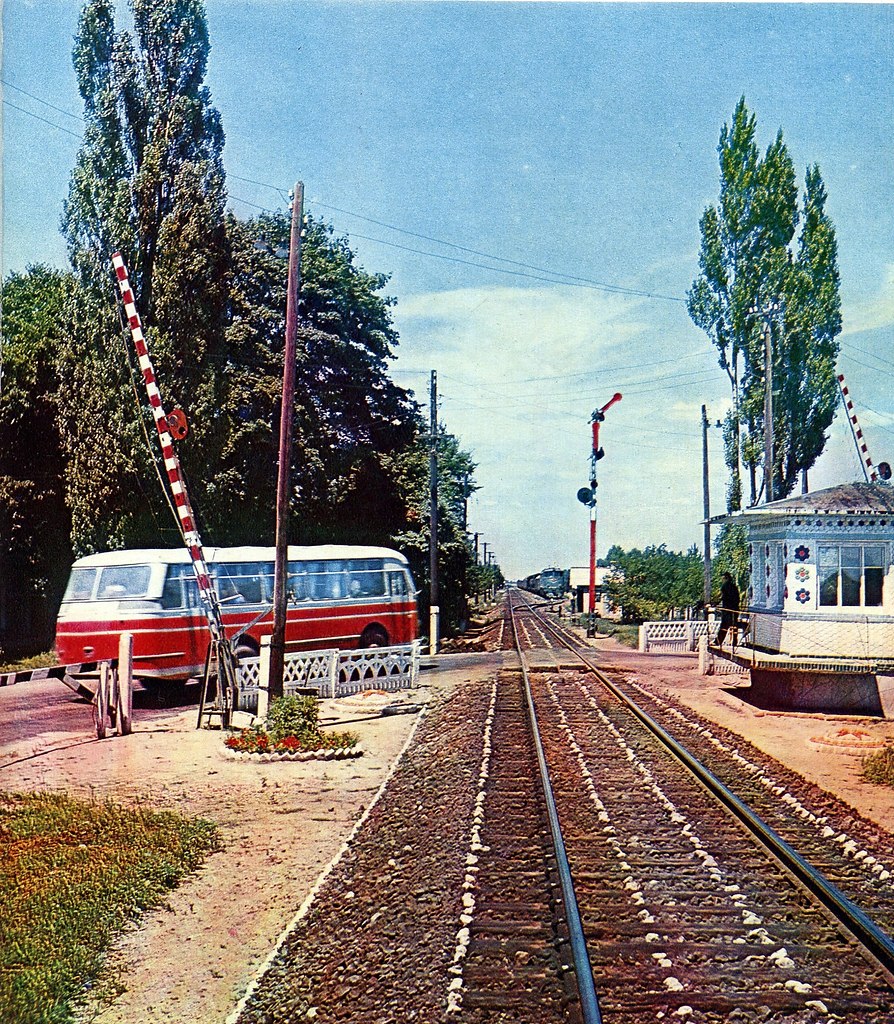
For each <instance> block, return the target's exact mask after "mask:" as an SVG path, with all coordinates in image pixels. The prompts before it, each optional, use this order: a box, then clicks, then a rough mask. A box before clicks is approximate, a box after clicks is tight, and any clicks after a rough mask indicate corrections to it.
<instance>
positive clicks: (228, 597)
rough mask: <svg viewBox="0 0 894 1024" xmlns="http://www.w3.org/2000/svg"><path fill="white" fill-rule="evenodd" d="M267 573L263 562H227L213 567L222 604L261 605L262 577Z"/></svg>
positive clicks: (212, 570)
mask: <svg viewBox="0 0 894 1024" xmlns="http://www.w3.org/2000/svg"><path fill="white" fill-rule="evenodd" d="M266 571H267V566H266V564H265V563H263V562H227V563H219V564H217V565H214V566H212V569H211V572H212V574H213V576H214V580H215V584H216V586H217V594H218V599H219V600H220V603H221V604H222V605H229V604H261V601H262V597H261V577H262V575H265V574H266Z"/></svg>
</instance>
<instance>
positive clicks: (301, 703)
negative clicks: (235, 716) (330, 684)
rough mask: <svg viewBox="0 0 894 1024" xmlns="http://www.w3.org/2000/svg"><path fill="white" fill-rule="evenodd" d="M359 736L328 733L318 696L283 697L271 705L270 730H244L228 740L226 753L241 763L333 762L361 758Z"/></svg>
mask: <svg viewBox="0 0 894 1024" xmlns="http://www.w3.org/2000/svg"><path fill="white" fill-rule="evenodd" d="M362 753H363V752H362V751H361V750H360V749H359V748H358V747H357V734H356V733H353V732H328V733H324V732H323V731H322V730H321V729H320V725H319V709H318V706H317V701H316V698H314V697H294V696H287V697H279V698H277V699H276V700H275V701H273V702H272V703H271V705H270V711H269V713H268V715H267V722H266V728H263V727H261V726H258V725H254V726H252V727H251V728H250V729H241V730H240V731H239V732H236V733H232V734H231V735H229V736H228V737H227V738H226V739H225V740H224V754H225V756H227V757H230V758H234V759H237V760H240V761H260V762H263V763H267V762H270V761H311V760H326V761H333V760H339V759H342V758H346V757H359V756H360V755H361V754H362Z"/></svg>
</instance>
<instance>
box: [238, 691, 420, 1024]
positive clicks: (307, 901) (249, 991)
mask: <svg viewBox="0 0 894 1024" xmlns="http://www.w3.org/2000/svg"><path fill="white" fill-rule="evenodd" d="M425 716H426V711H425V710H424V709H423V710H422V711H421V712H420V714H419V717H418V718H417V719H416V721H415V722H414V723H413V728H412V729H411V730H410V732H409V735H408V736H407V738H406V740H405V742H404V745H403V746H402V747H401V748H400V752H399V753H398V755H397V757H396V758H395V759H394V761H393V762H392V764H391V767H390V768H389V769H388V774H387V775H386V776H385V778H384V779H383V780H382V785H381V786H379V788H378V789H377V790H376V795H375V796H374V797H373V798H372V800H371V801H370V804H369V806H368V807H367V808H366V810H365V811H364V812H363V814H361V815H360V817H359V818H358V819H357V822H356V824H355V825H354V827H353V828H352V829H351V832H350V834H349V835H348V838H347V839H346V840H345V841H344V842H343V843H342V845H341V847H340V848H339V850H338V852H337V853H336V854H335V856H334V857H333V858H332V860H331V861H329V863H328V864H327V865H326V867H325V868H323V870H322V871H321V872H320V874H319V876H318V877H317V880H316V881H315V882H314V884H313V885H312V886H311V889H310V892H309V893H308V894H307V896H305V898H304V902H303V903H302V904H301V906H300V907H299V908H298V912H297V913H296V914H295V916H294V917H293V918H292V920H291V921H290V922H289V923H288V924H287V925H286V926H285V928H283V930H282V931H281V932H280V934H279V937H278V938H277V940H276V943H275V944H274V946H273V949H271V950H270V952H269V953H268V954H267V957H266V959H265V960H264V962H263V963H262V964H261V966H260V967H259V968H258V970H257V971H256V972H255V976H254V977H253V978H252V979H251V981H249V983H248V987H247V988H246V989H245V992H243V994H242V998H241V999H240V1000H239V1002H238V1003H237V1004H236V1006H235V1008H234V1009H233V1012H232V1013H231V1014H230V1015H229V1016H228V1017H227V1019H226V1022H225V1024H237V1021H238V1020H239V1017H240V1016H241V1015H242V1011H243V1010H244V1009H245V1007H246V1006H247V1005H248V1001H249V999H251V997H252V996H253V995H254V993H255V992H256V991H257V988H258V985H259V984H260V981H261V978H262V977H263V976H264V975H265V974H266V973H267V971H268V970H269V969H270V966H271V965H272V963H273V961H274V960H275V959H276V957H277V955H278V954H279V951H280V950H281V949H282V947H283V945H284V944H285V941H286V939H288V937H289V936H290V935H291V934H292V932H293V931H294V930H295V929H296V928H297V927H298V925H299V924H300V923H301V921H302V919H303V918H304V917H306V916H307V913H308V911H309V910H310V908H311V907H312V906H313V902H314V900H315V899H316V898H317V894H318V893H319V891H320V890H321V889H322V888H323V884H324V882H325V881H326V879H327V878H328V877H329V875H330V874H332V872H333V871H334V870H335V868H336V866H337V865H338V863H339V861H340V860H341V859H342V857H344V855H345V854H346V853H347V851H348V849H349V848H350V846H351V843H352V842H353V841H354V837H355V836H356V835H357V833H358V832H359V831H360V829H361V828H362V827H363V825H364V824H365V822H366V819H367V818H368V817H369V816H370V814H372V810H373V808H374V807H375V806H376V804H377V803H378V802H379V800H380V799H381V798H382V795H383V794H384V792H385V789H386V787H387V785H388V783H389V782H390V781H391V778H392V776H393V775H394V773H395V772H396V771H397V767H398V765H399V764H400V762H401V761H402V760H403V757H404V754H405V753H406V752H407V750H408V749H409V747H410V744H411V743H412V742H413V738H414V737H415V735H416V731H417V729H418V728H419V726H420V724H421V723H422V720H423V719H424V718H425Z"/></svg>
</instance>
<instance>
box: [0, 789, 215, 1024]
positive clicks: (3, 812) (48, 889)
mask: <svg viewBox="0 0 894 1024" xmlns="http://www.w3.org/2000/svg"><path fill="white" fill-rule="evenodd" d="M220 848H221V845H220V838H219V836H218V833H217V829H216V827H215V826H214V825H213V824H212V823H211V822H208V821H202V820H201V819H184V818H181V817H179V816H178V815H175V814H172V813H169V812H157V811H149V810H145V809H140V808H138V809H136V810H128V809H126V808H121V807H116V806H114V805H112V804H96V803H93V804H87V803H82V802H80V801H77V800H73V799H71V798H69V797H67V796H62V795H58V794H50V793H30V794H25V793H9V792H3V793H0V935H2V936H3V941H2V942H0V1020H2V1021H3V1022H4V1024H24V1022H26V1021H27V1022H28V1024H64V1022H68V1021H71V1020H74V1019H75V1014H74V1011H73V1009H72V1006H73V1004H75V1003H76V1002H77V1001H78V999H79V997H80V996H81V995H82V994H83V993H84V992H85V991H87V990H89V989H91V988H92V987H93V986H94V984H95V983H96V979H97V977H99V976H100V973H101V971H102V967H103V962H104V957H105V952H106V949H107V948H108V946H109V944H110V943H111V942H112V940H113V939H114V937H115V936H116V935H117V934H118V933H119V932H120V931H121V930H122V928H123V927H124V925H125V923H126V922H127V921H128V920H129V919H134V918H137V917H139V915H140V912H141V911H142V910H144V909H146V908H149V907H153V906H157V905H158V904H160V903H162V902H163V901H164V899H165V896H166V894H167V893H168V891H169V890H170V889H172V888H173V887H174V886H175V885H176V884H177V883H178V881H179V880H180V879H181V878H183V876H184V875H186V874H187V873H188V872H190V871H193V870H195V868H196V867H198V865H199V864H200V863H201V862H202V860H203V859H204V858H205V857H206V856H207V855H208V854H209V853H211V852H213V851H215V850H218V849H220ZM110 984H111V983H110ZM106 994H108V995H112V994H113V993H111V992H108V993H106V992H105V989H104V990H103V992H101V993H100V995H101V996H104V995H106Z"/></svg>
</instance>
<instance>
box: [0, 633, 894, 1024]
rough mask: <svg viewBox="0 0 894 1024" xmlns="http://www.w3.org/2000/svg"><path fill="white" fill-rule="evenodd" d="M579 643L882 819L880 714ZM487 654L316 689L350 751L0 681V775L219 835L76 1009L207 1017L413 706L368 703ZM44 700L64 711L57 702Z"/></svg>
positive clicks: (255, 961)
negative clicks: (408, 680) (774, 693)
mask: <svg viewBox="0 0 894 1024" xmlns="http://www.w3.org/2000/svg"><path fill="white" fill-rule="evenodd" d="M593 644H594V646H595V647H596V648H597V649H598V650H599V651H601V652H602V655H603V660H604V662H605V664H606V665H611V666H614V667H617V668H619V669H622V670H623V671H624V672H625V673H626V674H628V675H630V676H632V677H634V678H636V679H638V681H639V682H640V683H641V684H643V685H646V686H649V687H655V688H657V689H658V690H662V689H663V690H666V691H668V692H670V693H673V694H675V695H676V696H677V697H678V698H679V699H680V700H681V701H683V702H684V703H686V704H687V705H689V706H690V707H692V708H693V709H694V710H696V711H698V712H700V713H701V714H702V715H704V716H705V717H707V718H709V719H711V720H713V721H715V722H717V723H719V724H721V725H724V726H726V727H727V728H729V729H731V730H733V731H734V732H737V733H739V734H740V735H742V736H744V737H745V738H747V739H748V740H750V741H751V742H752V743H754V744H755V745H756V746H757V747H759V748H760V749H762V750H764V751H766V752H767V753H769V754H771V755H773V756H774V757H777V758H778V759H779V760H781V761H783V762H784V763H785V764H787V765H788V766H789V767H791V768H792V769H793V770H795V771H797V772H798V773H800V774H801V775H803V776H804V777H805V778H807V779H809V780H811V781H813V782H815V783H817V784H818V785H820V786H822V787H823V788H824V789H826V790H828V791H830V792H832V793H834V794H835V795H836V796H838V797H840V798H841V799H843V800H845V801H846V802H847V803H849V804H850V805H851V806H853V807H854V808H855V809H857V810H859V811H860V812H861V813H862V814H864V815H866V816H867V817H869V818H871V819H872V820H874V821H876V822H878V823H879V824H880V825H882V826H883V827H885V828H887V829H888V830H890V831H892V832H894V790H891V789H888V788H885V787H879V786H873V785H870V784H868V783H865V782H863V781H862V780H861V779H860V775H859V770H860V761H861V758H862V757H863V756H864V755H865V753H866V751H867V749H869V748H867V747H865V746H859V745H858V744H865V743H869V742H874V741H878V742H883V741H886V740H887V741H894V722H884V721H879V720H876V719H853V718H848V719H843V718H840V717H834V716H825V715H820V714H810V715H799V714H792V713H770V712H765V711H762V710H761V709H759V708H755V707H752V706H751V705H750V704H749V703H748V702H747V700H745V699H742V698H743V696H745V697H747V694H746V692H745V691H744V690H740V691H738V692H737V691H736V689H735V685H736V682H737V679H736V677H726V676H713V677H702V676H700V675H699V674H698V666H697V659H695V658H694V657H693V656H691V655H682V654H680V655H675V654H658V655H653V654H648V655H643V654H639V653H638V652H635V651H631V650H630V649H629V648H625V647H622V646H621V645H620V644H617V643H615V642H614V641H612V640H610V639H598V640H594V641H593ZM501 660H502V656H501V655H500V654H499V653H494V654H465V655H445V656H440V657H439V658H438V659H436V663H437V664H436V667H434V668H430V669H427V670H425V671H424V672H423V673H422V675H421V677H420V681H421V682H422V683H423V684H424V685H423V686H421V687H420V688H418V689H416V690H412V691H404V692H402V693H400V694H389V695H387V696H386V695H382V694H371V695H368V696H362V695H358V696H357V697H354V698H348V699H344V700H342V701H335V702H330V701H327V702H324V704H323V718H324V724H327V725H329V726H331V727H334V728H348V729H351V730H354V731H356V732H357V733H359V735H360V745H361V747H362V748H363V750H364V754H363V756H362V757H360V758H357V759H352V760H345V761H310V762H302V763H289V764H264V765H259V764H244V763H241V762H236V761H233V760H230V759H228V758H226V757H225V756H224V754H223V745H222V738H221V734H220V733H219V732H216V731H207V730H203V731H198V730H196V729H195V709H194V708H188V709H185V710H176V711H163V712H161V711H153V712H145V713H144V712H139V711H138V712H136V713H135V716H134V731H133V733H132V734H131V735H130V736H128V737H114V738H109V739H106V740H103V741H102V742H99V741H96V740H95V739H91V738H90V736H89V721H86V726H85V716H87V715H89V710H88V709H86V706H78V707H79V711H78V713H77V714H76V715H75V714H72V715H70V716H69V718H67V719H66V718H64V717H63V718H61V719H57V718H54V719H52V724H51V725H47V724H46V723H44V724H43V725H41V723H40V720H39V719H37V717H36V716H35V715H34V714H33V713H32V712H33V703H34V700H35V698H34V697H30V698H29V693H28V692H27V690H26V689H25V688H24V687H11V688H10V691H12V690H16V691H19V692H18V693H17V694H16V695H13V694H12V693H10V692H9V691H8V692H6V693H0V788H3V789H16V790H31V789H56V790H65V791H67V792H69V793H71V794H72V795H76V796H81V797H86V798H95V799H101V800H103V799H110V800H114V801H116V802H121V803H142V804H145V805H149V806H153V807H159V808H169V809H173V810H177V811H179V812H181V813H183V814H188V815H198V816H201V817H205V818H210V819H212V820H213V821H215V822H216V823H217V824H218V826H219V828H220V831H221V835H222V838H223V841H224V850H223V851H222V852H221V853H218V854H215V855H213V856H211V857H210V858H209V859H208V860H207V862H206V863H205V865H204V866H203V868H202V869H201V870H200V871H199V872H198V873H197V874H196V875H194V876H192V877H191V878H190V879H188V880H186V882H184V884H182V885H181V887H180V888H179V889H177V890H176V891H175V892H173V893H172V894H171V895H170V898H169V900H168V904H167V906H166V907H165V908H164V909H162V910H158V911H155V912H153V913H150V914H147V915H146V916H145V918H144V919H143V921H142V922H141V923H140V925H139V926H138V927H134V928H133V929H131V930H130V931H128V932H127V933H126V934H125V935H124V936H123V938H122V939H121V941H120V942H119V943H118V944H117V946H116V948H115V950H114V952H113V954H112V956H111V959H110V965H109V976H110V978H112V979H114V980H115V981H117V982H118V983H120V985H121V986H123V988H124V991H123V993H122V994H121V995H120V996H119V997H118V998H117V999H116V1000H115V1001H114V1002H113V1003H112V1005H110V1006H108V1005H107V1006H96V1005H94V1006H92V1007H90V1008H88V1011H87V1012H86V1013H85V1015H84V1019H85V1020H88V1019H89V1020H91V1021H96V1022H98V1024H124V1022H128V1024H129V1022H133V1021H139V1022H141V1024H223V1022H224V1021H226V1020H227V1017H228V1016H229V1015H230V1014H231V1012H232V1011H233V1009H234V1007H235V1006H236V1004H237V1002H238V1000H239V998H240V997H241V995H242V994H243V992H244V991H245V988H246V986H247V985H248V984H249V982H250V981H251V979H252V978H253V977H254V975H255V974H256V973H257V972H258V970H259V968H260V967H261V965H262V964H263V962H264V960H265V958H266V957H267V955H268V954H269V952H270V951H271V949H272V947H273V946H274V945H275V943H276V941H277V939H278V937H279V936H280V934H281V932H282V931H283V929H284V928H286V927H287V926H288V925H289V923H290V922H291V921H292V920H293V919H294V916H295V914H296V911H297V910H298V908H299V907H300V906H301V904H302V902H303V901H304V900H305V899H306V897H307V896H308V894H309V892H310V891H311V889H312V887H313V886H314V884H315V882H316V881H317V879H318V878H319V876H320V874H321V872H322V871H323V870H324V869H325V868H326V866H327V865H328V864H329V863H330V861H331V860H332V859H333V857H335V856H336V854H337V853H338V851H339V850H340V848H341V847H342V845H343V843H344V841H345V840H346V838H347V837H348V835H349V833H350V831H351V829H352V828H353V827H354V825H355V823H356V822H357V820H358V819H359V818H360V816H361V815H362V814H363V812H364V811H365V810H366V808H367V807H368V806H369V804H370V802H371V801H372V800H373V798H374V796H375V794H376V792H377V791H378V789H379V787H380V786H381V784H382V782H383V780H384V779H385V778H386V776H387V774H388V772H389V770H390V768H391V766H392V765H393V763H394V761H395V759H396V758H397V757H398V755H399V753H400V751H401V749H402V748H403V746H404V745H405V743H406V742H407V741H408V739H410V738H411V733H412V730H413V728H414V725H415V723H416V722H417V721H418V718H419V715H418V714H417V713H408V714H388V715H383V714H382V713H381V710H382V708H383V706H385V705H393V704H395V703H399V702H403V703H406V704H409V703H412V704H422V705H425V704H426V703H427V702H428V701H429V700H431V699H432V698H433V697H436V696H438V695H443V694H449V692H450V690H451V689H452V688H453V687H455V686H457V685H461V684H463V683H465V682H471V683H477V682H482V683H483V681H484V680H486V679H488V678H489V677H491V676H492V674H493V672H494V671H495V670H496V669H497V667H498V666H499V664H500V662H501ZM29 685H31V684H29ZM40 685H41V686H43V687H47V686H49V685H53V684H47V683H44V684H40ZM29 699H30V702H31V704H32V712H29ZM59 699H60V701H62V702H64V704H65V709H64V711H65V712H69V711H70V710H71V701H70V700H69V699H68V698H67V697H65V698H63V697H61V696H60V698H59ZM67 722H68V723H74V724H66V723H67Z"/></svg>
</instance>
